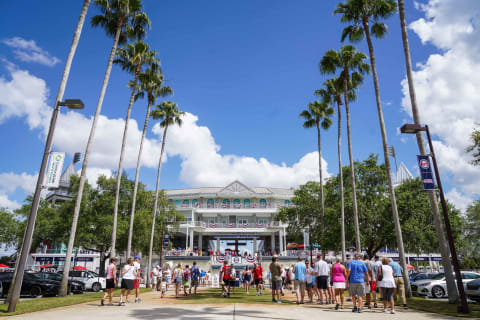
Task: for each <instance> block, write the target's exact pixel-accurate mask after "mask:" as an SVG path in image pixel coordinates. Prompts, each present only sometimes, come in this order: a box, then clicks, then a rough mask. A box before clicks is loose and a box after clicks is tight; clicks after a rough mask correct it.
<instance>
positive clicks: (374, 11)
mask: <svg viewBox="0 0 480 320" xmlns="http://www.w3.org/2000/svg"><path fill="white" fill-rule="evenodd" d="M396 9H397V6H396V3H395V1H394V0H347V1H346V2H345V3H339V4H338V5H337V9H336V10H335V11H334V14H341V15H342V18H341V21H342V22H345V23H351V24H350V25H349V26H347V27H346V28H345V29H344V30H343V32H342V41H344V40H345V39H346V38H347V37H348V38H349V39H350V41H353V42H355V41H360V40H362V39H363V38H364V37H365V38H366V39H367V45H368V51H369V55H370V66H371V68H372V75H373V86H374V89H375V97H376V102H377V112H378V119H379V124H380V131H381V133H382V143H383V156H384V160H385V170H386V172H387V178H388V185H389V192H390V198H391V199H390V200H391V205H392V213H393V220H394V222H395V233H396V235H397V247H398V251H399V255H400V264H401V265H402V267H403V278H404V281H405V286H406V291H407V295H410V294H411V290H410V285H409V284H410V282H409V278H408V271H407V267H406V261H405V250H404V247H403V237H402V228H401V225H400V218H399V216H398V209H397V203H396V200H395V191H394V188H393V180H392V174H391V166H390V158H389V156H388V140H387V131H386V128H385V120H384V118H383V111H382V103H381V98H380V86H379V81H378V75H377V67H376V63H375V53H374V50H373V43H372V38H371V35H373V36H374V37H376V38H380V39H381V38H383V37H384V36H385V34H386V33H387V26H386V25H385V23H383V22H381V20H384V19H387V18H388V17H390V16H392V15H393V14H394V13H395V12H396ZM370 22H372V26H371V27H370Z"/></svg>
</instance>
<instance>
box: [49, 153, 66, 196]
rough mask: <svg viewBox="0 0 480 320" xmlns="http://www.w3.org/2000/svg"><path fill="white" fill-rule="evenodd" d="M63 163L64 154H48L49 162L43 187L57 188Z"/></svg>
mask: <svg viewBox="0 0 480 320" xmlns="http://www.w3.org/2000/svg"><path fill="white" fill-rule="evenodd" d="M64 161H65V152H52V153H50V162H49V164H48V168H47V176H46V179H47V181H46V183H45V186H46V187H47V188H58V187H59V185H60V177H61V176H62V168H63V162H64Z"/></svg>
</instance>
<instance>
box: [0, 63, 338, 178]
mask: <svg viewBox="0 0 480 320" xmlns="http://www.w3.org/2000/svg"><path fill="white" fill-rule="evenodd" d="M7 70H8V71H9V73H10V77H11V79H10V80H7V79H5V78H0V96H2V98H3V99H2V100H1V101H0V121H1V120H3V121H5V120H7V119H9V118H12V117H20V118H25V119H26V122H27V123H28V124H29V127H30V128H31V129H35V128H38V129H41V130H42V132H43V136H45V135H46V133H47V130H48V126H49V121H50V116H51V112H52V108H51V107H49V106H48V105H47V103H46V101H47V97H48V89H47V87H46V84H45V81H44V80H42V79H39V78H37V77H35V76H34V75H32V74H30V73H29V72H28V71H24V70H19V69H18V68H16V67H12V66H11V65H10V67H8V68H7ZM26 96H28V97H29V99H28V100H27V101H25V98H24V97H26ZM91 122H92V118H91V117H86V116H85V115H83V114H81V113H79V112H76V111H68V112H64V111H62V112H61V113H60V115H59V117H58V120H57V126H56V130H55V137H54V148H55V149H56V150H61V151H65V152H67V153H68V154H70V155H73V154H74V153H75V152H82V153H83V152H84V151H85V146H86V143H87V139H88V135H89V132H90V127H91ZM142 123H143V119H142ZM124 124H125V121H124V120H123V119H111V118H108V117H106V116H104V115H102V116H100V118H99V120H98V125H97V130H96V135H95V140H94V143H93V146H92V152H91V155H90V159H89V170H88V171H87V178H88V179H89V181H90V183H92V184H94V183H95V182H96V177H97V176H98V174H105V175H107V176H109V175H111V172H112V171H111V170H113V171H116V170H117V167H118V158H119V154H120V148H121V138H122V134H123V129H124ZM150 126H151V127H152V126H153V129H152V131H153V133H154V134H155V136H154V137H153V138H147V139H146V140H145V142H144V149H143V157H142V165H143V166H146V167H150V168H156V166H157V164H158V157H159V155H160V147H161V143H160V139H161V136H162V133H163V131H162V130H160V129H159V126H158V124H156V125H154V124H153V123H151V125H150ZM140 138H141V131H140V129H139V128H138V124H137V121H136V120H135V119H132V120H130V122H129V131H128V136H127V147H126V148H127V149H126V152H125V161H124V166H123V168H124V169H127V168H135V166H136V161H137V154H138V147H139V143H140ZM312 144H313V141H312ZM175 156H179V157H180V158H181V161H182V163H181V172H180V179H181V180H182V181H183V182H185V183H186V184H189V185H192V186H224V185H226V184H228V183H229V182H231V181H233V180H235V179H238V180H240V181H243V182H244V183H246V184H248V185H250V186H271V187H294V186H298V185H300V184H302V183H305V182H306V181H309V180H317V179H318V152H311V153H308V154H306V155H304V156H302V157H301V158H300V159H299V160H298V161H297V162H296V163H294V164H292V165H291V166H287V165H286V164H283V163H282V164H275V163H272V162H270V161H269V160H267V159H266V158H259V159H256V158H253V157H248V156H241V155H222V154H221V153H220V146H218V145H217V144H216V143H215V139H214V137H213V136H212V134H211V132H210V130H209V129H208V127H205V126H200V125H199V124H198V117H197V116H195V115H193V114H190V113H187V114H186V115H185V118H184V124H183V126H182V127H177V126H174V127H171V128H169V132H168V137H167V145H166V157H165V160H164V161H167V158H168V157H175ZM323 168H324V169H323V176H324V177H325V178H327V177H329V174H328V171H327V163H326V161H325V160H323Z"/></svg>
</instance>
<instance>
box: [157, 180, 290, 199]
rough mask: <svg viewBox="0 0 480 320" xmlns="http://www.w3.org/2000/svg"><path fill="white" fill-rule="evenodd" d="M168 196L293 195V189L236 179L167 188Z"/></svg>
mask: <svg viewBox="0 0 480 320" xmlns="http://www.w3.org/2000/svg"><path fill="white" fill-rule="evenodd" d="M165 193H166V194H167V196H168V197H180V196H197V197H206V196H209V197H217V196H218V197H220V196H222V195H223V196H250V197H256V196H267V197H268V196H293V189H286V188H271V187H255V188H252V187H248V186H247V185H245V184H244V183H242V182H240V181H238V180H235V181H233V182H232V183H230V184H228V185H227V186H225V187H204V188H187V189H173V190H165Z"/></svg>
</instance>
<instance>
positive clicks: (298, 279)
mask: <svg viewBox="0 0 480 320" xmlns="http://www.w3.org/2000/svg"><path fill="white" fill-rule="evenodd" d="M306 270H307V268H306V266H305V263H304V262H303V261H302V258H301V257H300V256H299V257H298V258H297V263H296V264H295V265H294V266H293V273H294V274H295V281H294V283H293V287H294V289H295V295H296V296H297V304H304V302H303V300H304V298H305V273H306Z"/></svg>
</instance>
